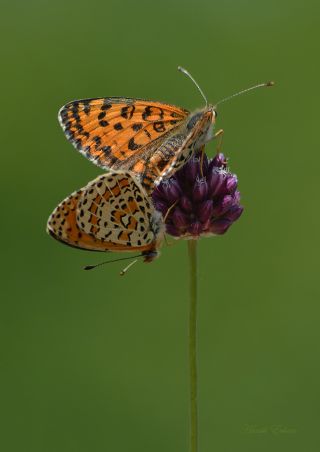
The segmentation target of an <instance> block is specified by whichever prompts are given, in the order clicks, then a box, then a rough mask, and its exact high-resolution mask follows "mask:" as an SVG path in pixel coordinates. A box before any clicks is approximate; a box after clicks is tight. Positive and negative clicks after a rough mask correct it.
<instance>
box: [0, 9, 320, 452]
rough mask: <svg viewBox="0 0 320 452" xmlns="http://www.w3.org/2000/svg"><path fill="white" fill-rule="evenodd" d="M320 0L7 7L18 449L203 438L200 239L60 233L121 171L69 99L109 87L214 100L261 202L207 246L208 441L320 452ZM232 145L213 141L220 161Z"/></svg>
mask: <svg viewBox="0 0 320 452" xmlns="http://www.w3.org/2000/svg"><path fill="white" fill-rule="evenodd" d="M319 13H320V6H319V3H318V2H316V1H305V2H301V1H296V0H293V1H288V0H287V1H281V0H270V1H268V2H261V1H260V2H259V1H249V0H237V1H235V0H234V1H230V0H221V1H219V2H218V1H210V0H200V1H198V2H192V1H189V0H186V1H183V2H182V1H178V0H176V1H169V0H162V1H161V2H151V1H148V2H147V1H137V2H132V1H129V0H123V1H122V2H120V1H116V0H105V1H98V0H92V1H91V2H87V1H83V0H77V1H74V0H71V1H61V0H57V1H55V2H52V1H48V0H47V1H45V0H43V1H40V0H38V1H35V0H31V1H29V2H22V1H16V0H11V1H10V2H9V1H3V2H2V12H1V17H0V34H1V36H0V37H1V47H2V57H1V79H2V81H1V88H2V89H1V102H2V108H1V111H0V115H1V138H2V139H1V147H2V163H1V169H2V174H1V193H2V204H1V205H2V216H1V218H2V220H1V237H2V243H1V265H2V270H1V277H2V283H1V292H2V297H1V313H0V335H1V349H2V350H1V358H0V366H1V369H0V371H1V374H0V375H1V377H0V378H1V397H0V406H1V408H0V410H1V416H2V420H1V422H0V426H1V427H0V429H1V432H0V450H1V451H4V452H18V451H19V452H20V451H21V452H29V451H30V452H73V451H74V452H82V451H86V452H89V451H90V452H101V451H113V452H141V451H148V452H149V451H152V452H164V451H165V452H178V451H181V452H185V451H188V356H187V322H188V291H187V289H188V262H187V252H186V243H185V242H183V241H180V242H175V244H174V246H171V247H164V248H163V251H162V255H161V258H160V259H159V260H158V261H156V262H154V263H153V264H152V265H144V264H142V263H141V264H139V265H136V266H135V267H134V268H133V269H132V270H131V271H130V272H129V273H128V274H127V275H126V277H125V278H120V277H119V276H118V273H119V271H120V270H121V268H123V265H122V263H116V264H113V265H110V266H108V267H104V268H100V269H97V270H96V271H93V272H88V273H85V272H83V271H82V269H81V268H82V266H83V265H85V264H90V263H98V262H100V260H101V258H102V256H101V255H100V254H97V255H96V254H94V253H89V252H84V251H77V250H73V249H71V248H68V247H64V246H62V245H60V244H59V243H57V242H55V241H54V240H52V239H51V238H50V237H49V236H47V235H46V233H45V224H46V220H47V217H48V216H49V214H50V213H51V211H52V209H53V208H54V207H55V206H56V205H57V203H58V202H59V201H61V199H63V198H64V197H65V196H66V195H68V194H69V193H71V192H72V191H73V190H75V189H78V188H80V187H82V186H83V185H84V184H86V183H87V182H88V181H90V180H91V179H93V178H94V177H95V176H96V175H98V174H100V173H101V171H100V170H99V169H98V168H96V167H94V166H93V165H92V164H91V163H90V162H88V161H86V160H85V159H84V158H83V157H82V156H80V155H79V154H78V153H77V152H76V151H75V150H74V149H73V147H72V146H71V144H70V143H68V142H67V140H66V139H65V137H64V135H63V133H62V131H61V129H60V127H59V125H58V122H57V119H56V117H57V111H58V109H59V107H60V106H62V105H63V104H64V103H66V102H67V101H70V100H73V99H76V98H85V97H98V96H132V97H142V98H150V99H155V100H162V101H166V102H170V103H173V104H177V105H181V106H184V107H186V108H189V109H193V108H196V107H199V106H201V105H202V104H203V101H202V99H201V97H200V95H199V93H198V92H197V91H196V89H195V88H194V87H193V86H192V84H191V82H190V81H189V80H187V79H186V78H185V77H183V76H182V75H181V74H179V73H178V72H177V70H176V67H177V66H178V65H179V64H180V65H183V66H185V67H187V68H188V69H189V70H190V71H191V73H192V74H193V75H194V77H195V78H196V79H197V80H198V82H199V83H200V85H201V87H202V88H203V90H204V91H205V93H206V94H207V96H208V98H209V99H210V100H211V102H215V101H217V100H218V99H221V98H222V97H225V96H228V95H230V94H232V93H233V92H235V91H237V90H240V89H242V88H245V87H247V86H250V85H251V84H255V83H257V82H261V81H266V80H269V79H273V80H275V81H276V86H275V87H274V88H273V89H265V90H258V91H256V92H255V93H250V94H248V95H246V96H243V97H239V98H237V99H234V100H232V101H230V102H228V103H226V104H224V105H222V106H221V107H220V109H219V118H218V123H217V126H218V127H222V128H224V130H225V139H224V146H223V151H224V152H225V153H226V154H227V155H228V156H229V158H230V164H231V169H232V170H233V171H234V172H236V173H237V174H238V177H239V182H240V190H241V193H242V203H243V205H244V206H245V211H244V214H243V216H242V217H241V219H240V220H239V221H238V222H237V223H236V224H235V225H234V226H233V227H232V228H231V230H230V231H229V233H228V234H226V235H225V236H224V237H217V238H210V239H203V240H201V242H200V244H199V254H200V304H199V383H200V388H199V404H200V451H201V452H206V451H219V452H220V451H221V452H238V451H239V452H248V451H249V452H250V451H255V452H256V451H259V452H264V451H268V452H269V451H273V452H278V451H279V452H280V451H281V452H283V451H290V452H292V451H299V452H300V451H307V452H314V451H318V450H320V449H319V448H320V438H319V421H320V410H319V407H320V404H319V402H320V397H319V380H320V378H319V377H320V368H319V340H320V331H319V316H320V307H319V284H318V282H319V258H318V250H319V240H318V235H319V220H320V214H319V195H318V178H319V175H318V174H319V170H318V166H319V163H320V152H319V144H318V142H319V138H318V132H319V125H318V122H319V111H318V110H319V107H318V101H319V94H318V91H319V66H320V65H319V24H318V18H319ZM214 151H215V144H210V145H209V146H208V152H209V154H211V155H213V154H214Z"/></svg>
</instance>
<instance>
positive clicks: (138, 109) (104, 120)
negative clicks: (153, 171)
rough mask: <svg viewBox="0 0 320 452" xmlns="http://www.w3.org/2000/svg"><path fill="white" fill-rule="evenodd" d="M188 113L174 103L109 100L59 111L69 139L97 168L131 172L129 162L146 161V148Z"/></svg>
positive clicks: (81, 102)
mask: <svg viewBox="0 0 320 452" xmlns="http://www.w3.org/2000/svg"><path fill="white" fill-rule="evenodd" d="M188 114H189V112H188V111H187V110H184V109H181V108H179V107H175V106H174V105H170V104H164V103H160V102H151V101H147V100H142V99H130V98H121V97H109V98H98V99H84V100H77V101H74V102H70V103H68V104H67V105H65V106H64V107H62V108H61V110H60V111H59V121H60V124H61V126H62V128H63V130H64V132H65V135H66V137H67V138H68V140H69V141H70V142H71V143H72V144H73V145H74V146H75V147H76V149H77V150H78V151H80V152H81V153H82V154H83V155H85V156H86V157H87V158H88V159H89V160H91V161H93V162H94V163H95V164H96V165H98V166H99V167H101V168H103V169H117V168H122V169H127V168H128V167H129V166H130V165H129V164H128V161H132V159H133V160H135V161H138V160H139V158H138V156H141V160H144V159H145V157H146V156H145V152H144V151H145V149H146V147H147V146H148V145H149V144H150V143H151V142H153V141H155V140H158V139H159V138H161V137H163V138H164V137H165V136H166V135H167V134H168V133H169V132H170V131H172V130H173V129H175V128H177V127H179V125H181V123H182V122H183V121H184V119H185V118H186V117H187V116H188ZM141 171H143V169H142V170H141Z"/></svg>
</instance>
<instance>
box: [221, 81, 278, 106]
mask: <svg viewBox="0 0 320 452" xmlns="http://www.w3.org/2000/svg"><path fill="white" fill-rule="evenodd" d="M273 85H274V82H266V83H259V85H255V86H251V87H250V88H247V89H244V90H242V91H239V92H238V93H235V94H232V95H231V96H228V97H225V98H224V99H222V100H219V102H217V103H216V104H215V106H217V105H219V104H222V102H226V101H227V100H229V99H232V98H233V97H236V96H240V94H244V93H247V92H248V91H252V90H253V89H257V88H264V87H268V86H273Z"/></svg>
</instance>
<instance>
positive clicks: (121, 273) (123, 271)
mask: <svg viewBox="0 0 320 452" xmlns="http://www.w3.org/2000/svg"><path fill="white" fill-rule="evenodd" d="M136 262H138V259H136V260H134V261H133V262H130V264H129V265H127V266H126V268H124V269H123V270H121V272H120V276H124V275H125V274H126V273H127V271H128V270H129V268H130V267H132V265H134V264H135V263H136Z"/></svg>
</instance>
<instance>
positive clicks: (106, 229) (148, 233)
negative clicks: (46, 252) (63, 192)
mask: <svg viewBox="0 0 320 452" xmlns="http://www.w3.org/2000/svg"><path fill="white" fill-rule="evenodd" d="M47 231H48V233H49V234H50V235H51V236H52V237H54V238H55V239H57V240H59V241H61V242H63V243H65V244H67V245H70V246H73V247H75V248H82V249H85V250H90V251H139V252H140V253H141V256H143V257H144V261H145V262H151V261H152V260H154V259H155V258H156V257H157V256H158V255H159V251H158V250H159V248H160V246H161V243H162V240H163V237H164V223H163V219H162V215H161V213H159V212H157V211H156V210H155V209H154V207H153V204H152V200H151V199H150V198H149V196H148V195H147V193H146V192H145V190H144V188H143V187H142V186H141V184H140V183H139V182H138V181H137V180H136V179H135V178H134V176H132V175H131V174H130V173H125V172H119V171H112V172H109V173H107V174H104V175H102V176H99V177H97V178H96V179H95V180H93V181H92V182H90V183H89V184H88V185H86V186H85V187H83V188H81V189H80V190H78V191H77V192H74V193H72V194H71V195H70V196H68V198H66V199H65V200H64V201H62V202H61V203H60V204H59V205H58V206H57V207H56V209H55V210H54V211H53V212H52V214H51V215H50V217H49V220H48V223H47Z"/></svg>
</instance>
